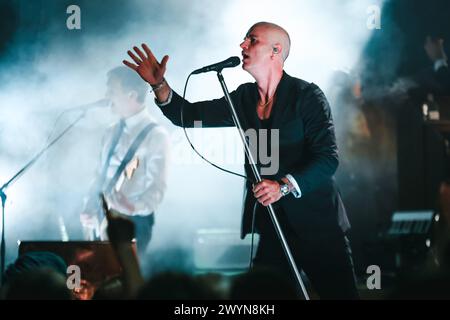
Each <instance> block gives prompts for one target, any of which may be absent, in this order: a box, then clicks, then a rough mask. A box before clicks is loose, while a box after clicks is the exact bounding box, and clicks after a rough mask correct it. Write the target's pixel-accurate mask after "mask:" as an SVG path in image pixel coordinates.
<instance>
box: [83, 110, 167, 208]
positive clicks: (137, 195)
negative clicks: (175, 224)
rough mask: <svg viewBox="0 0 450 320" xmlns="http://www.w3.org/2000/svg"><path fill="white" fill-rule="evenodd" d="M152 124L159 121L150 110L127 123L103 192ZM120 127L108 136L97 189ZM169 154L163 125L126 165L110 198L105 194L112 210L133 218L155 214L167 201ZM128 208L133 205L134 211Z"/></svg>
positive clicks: (155, 129) (105, 138)
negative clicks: (165, 199)
mask: <svg viewBox="0 0 450 320" xmlns="http://www.w3.org/2000/svg"><path fill="white" fill-rule="evenodd" d="M149 123H156V121H155V120H154V118H153V117H152V116H151V115H150V114H149V112H148V110H147V108H144V109H143V110H142V111H140V112H139V113H137V114H135V115H133V116H131V117H129V118H126V119H125V127H124V130H123V133H122V134H121V136H120V138H119V141H118V144H117V146H116V148H115V149H114V150H115V151H114V153H113V154H112V156H111V159H110V163H109V166H108V169H107V171H106V179H105V183H104V184H103V186H101V187H100V188H101V189H102V190H104V189H105V188H106V186H107V185H108V184H109V182H110V180H111V179H112V177H113V176H114V175H115V173H116V171H117V168H118V167H119V166H120V164H121V162H122V160H123V159H124V157H125V154H126V153H127V151H128V149H129V148H130V146H131V144H132V143H133V141H134V140H135V138H136V137H137V136H138V134H139V133H140V132H141V130H142V129H143V128H145V126H147V125H148V124H149ZM118 125H119V123H116V124H115V125H113V126H111V127H110V128H109V129H108V131H107V132H106V134H105V137H104V139H103V148H102V153H101V161H100V165H99V167H98V170H97V171H98V173H97V178H96V181H94V183H93V186H96V185H97V184H98V180H99V179H100V175H101V171H102V169H103V167H104V164H105V162H106V160H107V157H108V153H109V150H110V148H111V143H112V138H113V136H114V133H115V132H116V130H117V126H118ZM168 151H169V136H168V133H167V131H166V130H165V129H164V128H163V127H162V126H160V125H157V126H155V127H153V128H152V129H151V130H150V132H149V133H148V134H147V136H146V137H145V139H144V140H143V141H142V143H141V144H140V146H139V148H138V149H137V151H136V153H135V155H134V157H133V158H132V160H130V162H128V164H127V165H126V167H125V169H124V170H123V172H122V173H121V175H120V177H119V179H118V180H117V183H116V184H115V186H114V188H113V190H112V191H111V192H110V193H109V194H105V197H106V199H107V202H108V204H109V206H110V207H111V208H112V209H115V210H117V211H119V212H121V213H123V214H126V215H130V216H134V215H139V216H146V215H149V214H152V213H153V212H155V211H156V210H157V208H158V205H159V204H160V203H161V201H162V199H163V196H164V192H165V190H166V186H167V165H168ZM94 193H95V192H94ZM91 197H98V195H96V194H92V195H91ZM88 203H89V201H88ZM128 204H131V205H132V206H133V207H134V210H132V209H131V207H130V206H129V205H128Z"/></svg>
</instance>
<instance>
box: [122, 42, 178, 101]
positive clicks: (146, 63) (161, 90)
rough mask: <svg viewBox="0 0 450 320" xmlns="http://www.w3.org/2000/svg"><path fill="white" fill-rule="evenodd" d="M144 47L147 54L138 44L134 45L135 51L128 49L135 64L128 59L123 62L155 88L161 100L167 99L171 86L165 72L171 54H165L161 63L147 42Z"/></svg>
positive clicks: (157, 96)
mask: <svg viewBox="0 0 450 320" xmlns="http://www.w3.org/2000/svg"><path fill="white" fill-rule="evenodd" d="M142 49H143V50H144V52H145V54H144V53H143V52H142V51H141V50H140V49H139V48H138V47H136V46H134V47H133V50H134V52H135V53H133V52H132V51H131V50H128V52H127V53H128V55H129V56H130V57H131V59H133V61H134V62H135V64H134V63H131V62H129V61H127V60H123V63H124V64H125V65H126V66H127V67H129V68H131V69H133V70H134V71H136V72H137V73H138V74H139V76H141V78H142V79H144V81H146V82H147V83H149V84H150V85H151V86H152V87H153V88H154V92H155V95H156V98H157V99H158V100H159V101H161V102H163V101H166V100H167V98H168V96H169V93H170V87H169V85H168V84H167V82H165V79H164V74H165V73H166V64H167V61H168V60H169V56H168V55H165V56H164V57H163V58H162V60H161V63H159V62H158V60H156V58H155V56H154V55H153V53H152V51H151V50H150V48H149V47H148V46H147V45H146V44H145V43H143V44H142ZM155 88H158V89H155Z"/></svg>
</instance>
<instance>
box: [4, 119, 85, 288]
mask: <svg viewBox="0 0 450 320" xmlns="http://www.w3.org/2000/svg"><path fill="white" fill-rule="evenodd" d="M85 115H86V111H83V113H82V114H81V115H80V116H79V117H78V118H76V119H75V121H73V122H72V123H71V124H70V125H69V126H67V128H66V129H64V131H62V132H61V133H60V134H59V135H58V136H57V137H56V138H55V139H53V140H52V141H51V142H49V143H48V144H47V145H46V146H45V147H44V148H43V149H42V150H41V151H39V152H38V154H36V155H35V156H34V157H33V159H31V160H30V161H29V162H28V163H27V164H26V165H25V166H24V167H23V168H22V169H20V170H19V171H18V172H17V173H16V174H15V175H14V176H13V177H12V178H11V179H9V180H8V182H6V183H5V184H4V185H3V186H2V187H1V188H0V198H1V201H2V240H1V245H0V263H1V268H0V271H1V275H0V280H1V282H0V284H3V276H4V272H5V254H6V244H5V204H6V198H7V196H6V193H5V191H6V189H7V188H8V187H9V186H10V185H11V184H12V183H13V182H15V181H16V180H17V179H18V178H19V177H20V176H21V175H23V174H24V173H25V172H26V171H27V170H28V169H29V168H30V167H31V166H32V165H33V164H34V163H35V162H36V161H37V160H38V159H39V158H40V157H41V156H42V154H44V152H45V151H47V150H48V149H50V148H51V146H53V145H54V144H55V143H56V142H57V141H58V140H59V139H61V138H62V137H63V136H64V135H65V134H66V133H67V132H68V131H69V130H70V129H72V128H73V127H74V126H75V125H76V124H77V123H78V122H79V121H80V120H81V119H82V118H84V116H85Z"/></svg>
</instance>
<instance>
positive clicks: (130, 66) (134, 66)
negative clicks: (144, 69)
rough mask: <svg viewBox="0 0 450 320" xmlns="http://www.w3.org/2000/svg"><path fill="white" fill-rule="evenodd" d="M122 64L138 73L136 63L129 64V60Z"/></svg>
mask: <svg viewBox="0 0 450 320" xmlns="http://www.w3.org/2000/svg"><path fill="white" fill-rule="evenodd" d="M122 63H123V64H124V65H126V66H127V67H128V68H131V69H133V70H134V71H136V69H137V65H135V64H134V63H131V62H128V61H127V60H123V61H122Z"/></svg>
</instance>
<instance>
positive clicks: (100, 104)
mask: <svg viewBox="0 0 450 320" xmlns="http://www.w3.org/2000/svg"><path fill="white" fill-rule="evenodd" d="M110 105H111V101H110V100H109V99H100V100H97V101H94V102H91V103H88V104H83V105H81V106H77V107H73V108H69V109H66V110H64V112H70V111H88V110H91V109H97V108H107V107H109V106H110Z"/></svg>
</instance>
